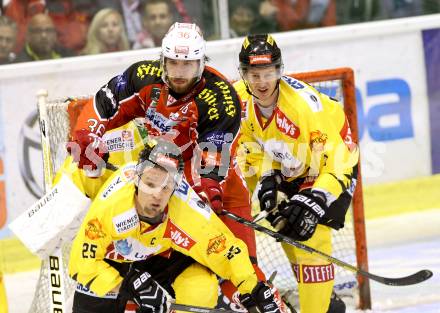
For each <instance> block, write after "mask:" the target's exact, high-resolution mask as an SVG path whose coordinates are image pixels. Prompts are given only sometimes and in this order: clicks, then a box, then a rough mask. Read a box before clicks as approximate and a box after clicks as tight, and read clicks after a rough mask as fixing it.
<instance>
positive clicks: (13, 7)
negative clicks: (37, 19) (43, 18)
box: [4, 0, 45, 52]
mask: <svg viewBox="0 0 440 313" xmlns="http://www.w3.org/2000/svg"><path fill="white" fill-rule="evenodd" d="M44 7H45V2H44V0H11V1H9V3H8V4H6V5H5V7H4V15H5V16H7V17H9V18H11V19H12V20H13V21H15V23H16V24H17V43H16V49H15V52H19V51H21V50H22V49H23V46H24V42H25V37H26V28H27V23H28V21H29V19H30V18H31V17H32V16H33V15H35V14H37V13H42V12H44Z"/></svg>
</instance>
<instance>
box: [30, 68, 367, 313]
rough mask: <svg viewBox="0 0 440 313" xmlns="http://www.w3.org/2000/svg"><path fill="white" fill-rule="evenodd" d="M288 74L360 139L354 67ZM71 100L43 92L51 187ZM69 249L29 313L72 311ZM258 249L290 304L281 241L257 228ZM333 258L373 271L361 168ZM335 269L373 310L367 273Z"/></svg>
mask: <svg viewBox="0 0 440 313" xmlns="http://www.w3.org/2000/svg"><path fill="white" fill-rule="evenodd" d="M289 76H292V77H294V78H296V79H299V80H301V81H305V82H308V83H309V84H311V85H313V86H314V87H315V88H317V89H318V90H319V91H321V92H323V93H325V94H327V95H329V96H332V97H333V98H336V99H338V100H339V101H340V102H341V104H342V105H343V106H344V110H345V112H346V115H347V117H348V120H349V123H350V126H351V128H352V135H353V140H354V141H355V142H358V128H357V118H356V101H355V91H354V78H353V71H352V70H351V69H349V68H339V69H332V70H323V71H314V72H304V73H297V74H292V75H289ZM68 103H69V101H68V100H67V99H60V100H48V99H47V94H44V93H40V94H39V101H38V106H39V113H40V125H41V135H42V146H43V160H44V171H45V184H46V188H49V187H50V184H51V181H52V178H53V176H54V173H55V172H56V171H57V170H58V168H59V167H60V165H61V164H62V162H63V161H64V158H65V157H66V152H65V143H66V142H67V141H68V137H69V130H70V124H71V123H70V119H69V114H68V112H67V104H68ZM69 248H70V247H69V244H66V245H65V246H63V247H62V249H61V250H60V251H58V252H57V254H55V255H54V256H53V257H51V258H50V259H48V260H45V261H43V263H42V267H41V269H40V277H39V280H38V283H37V286H36V291H35V295H34V299H33V302H32V305H31V308H30V311H29V312H32V313H45V312H70V308H69V307H68V305H66V304H65V302H66V299H69V298H71V296H72V295H73V292H74V288H75V285H76V284H75V282H74V281H72V280H71V279H70V278H69V277H68V274H67V263H68V255H69ZM257 252H258V258H259V263H260V266H261V267H262V269H263V271H264V272H265V274H266V275H267V277H269V276H270V275H271V274H272V273H273V272H274V271H276V272H277V275H276V277H275V280H274V284H275V285H276V286H277V287H278V289H279V290H280V291H281V293H282V294H283V295H284V297H285V298H287V299H288V300H289V302H291V303H292V302H294V300H292V298H295V297H296V295H297V288H296V279H295V276H294V274H293V271H292V269H291V266H290V264H289V261H288V260H287V258H286V256H285V255H284V252H283V250H282V248H281V245H280V243H278V242H276V241H275V240H274V239H273V238H271V237H268V236H266V235H264V234H262V233H258V232H257ZM332 256H334V257H335V258H338V259H340V260H342V261H345V262H347V263H350V264H353V265H356V266H357V267H359V268H361V269H363V270H368V262H367V247H366V239H365V225H364V213H363V200H362V179H361V175H360V170H359V176H358V184H357V187H356V190H355V192H354V197H353V203H352V205H351V207H350V209H349V211H348V213H347V216H346V221H345V227H344V228H343V229H341V230H339V231H333V254H332ZM335 270H336V275H335V277H336V278H335V288H334V290H335V292H336V293H337V294H338V295H340V296H342V297H344V299H351V300H349V301H350V302H351V303H353V304H354V305H355V306H356V307H358V308H360V309H368V308H370V307H371V301H370V289H369V283H368V280H367V279H365V278H364V277H362V276H358V277H357V276H356V275H355V274H353V273H352V272H349V271H347V270H344V269H341V268H339V267H338V266H335ZM54 277H55V278H54ZM60 303H61V304H60ZM58 309H59V311H57V310H58Z"/></svg>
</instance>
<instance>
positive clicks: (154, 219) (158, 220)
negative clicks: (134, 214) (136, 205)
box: [139, 212, 165, 225]
mask: <svg viewBox="0 0 440 313" xmlns="http://www.w3.org/2000/svg"><path fill="white" fill-rule="evenodd" d="M164 216H165V212H162V213H160V214H158V215H156V216H155V217H148V216H143V215H140V214H139V220H140V221H142V222H144V223H148V224H150V225H156V224H159V223H162V222H163V220H164Z"/></svg>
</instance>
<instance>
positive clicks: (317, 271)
mask: <svg viewBox="0 0 440 313" xmlns="http://www.w3.org/2000/svg"><path fill="white" fill-rule="evenodd" d="M301 274H302V282H303V283H305V284H310V283H323V282H327V281H331V280H334V279H335V268H334V266H333V264H327V265H303V266H302V273H301Z"/></svg>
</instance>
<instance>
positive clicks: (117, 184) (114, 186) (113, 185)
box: [101, 175, 124, 199]
mask: <svg viewBox="0 0 440 313" xmlns="http://www.w3.org/2000/svg"><path fill="white" fill-rule="evenodd" d="M122 186H124V183H123V181H122V179H121V176H119V175H118V176H116V177H115V178H113V180H112V181H111V182H110V184H109V185H108V186H107V188H105V189H104V191H103V192H102V193H101V199H107V198H108V197H109V196H110V195H111V194H112V193H113V192H114V191H116V190H119V189H121V187H122Z"/></svg>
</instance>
